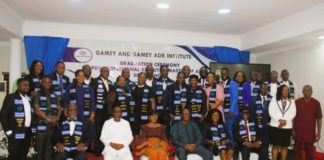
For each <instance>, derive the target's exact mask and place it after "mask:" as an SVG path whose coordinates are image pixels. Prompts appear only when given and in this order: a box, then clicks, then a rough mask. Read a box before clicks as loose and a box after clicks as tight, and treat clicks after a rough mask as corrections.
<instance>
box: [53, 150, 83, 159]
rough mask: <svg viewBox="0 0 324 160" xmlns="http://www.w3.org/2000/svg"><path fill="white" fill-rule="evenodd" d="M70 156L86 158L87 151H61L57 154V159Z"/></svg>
mask: <svg viewBox="0 0 324 160" xmlns="http://www.w3.org/2000/svg"><path fill="white" fill-rule="evenodd" d="M68 158H73V159H74V160H86V159H87V157H86V152H85V151H81V152H80V151H76V150H75V151H70V152H60V153H56V154H55V160H66V159H68Z"/></svg>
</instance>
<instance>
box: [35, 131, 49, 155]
mask: <svg viewBox="0 0 324 160" xmlns="http://www.w3.org/2000/svg"><path fill="white" fill-rule="evenodd" d="M53 133H54V128H48V129H47V130H46V131H44V132H38V133H36V141H35V142H36V147H35V150H36V152H37V159H38V160H51V159H52V156H53V155H52V154H53V145H52V137H53Z"/></svg>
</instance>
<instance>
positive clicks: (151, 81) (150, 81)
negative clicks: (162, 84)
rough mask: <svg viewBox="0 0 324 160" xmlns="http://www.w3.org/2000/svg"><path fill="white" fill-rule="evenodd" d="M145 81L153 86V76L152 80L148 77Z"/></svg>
mask: <svg viewBox="0 0 324 160" xmlns="http://www.w3.org/2000/svg"><path fill="white" fill-rule="evenodd" d="M145 83H146V85H147V86H150V87H152V85H153V78H152V80H149V79H146V81H145Z"/></svg>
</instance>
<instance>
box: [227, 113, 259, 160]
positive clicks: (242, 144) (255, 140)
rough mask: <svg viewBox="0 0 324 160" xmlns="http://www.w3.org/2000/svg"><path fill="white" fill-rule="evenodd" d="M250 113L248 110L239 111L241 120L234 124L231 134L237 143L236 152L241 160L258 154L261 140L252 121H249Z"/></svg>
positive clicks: (246, 159) (247, 159)
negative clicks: (238, 152)
mask: <svg viewBox="0 0 324 160" xmlns="http://www.w3.org/2000/svg"><path fill="white" fill-rule="evenodd" d="M249 118H250V112H249V109H248V108H243V109H242V110H241V119H240V121H239V122H236V123H234V126H233V134H234V138H235V140H236V142H237V150H239V151H240V152H241V154H242V160H249V159H250V153H251V152H257V153H258V152H259V149H260V147H261V140H260V137H259V134H258V132H257V131H258V129H257V128H256V125H255V123H254V122H253V121H249Z"/></svg>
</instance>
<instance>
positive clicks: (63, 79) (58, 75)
mask: <svg viewBox="0 0 324 160" xmlns="http://www.w3.org/2000/svg"><path fill="white" fill-rule="evenodd" d="M64 72H65V64H64V62H57V63H56V67H55V72H54V73H53V74H52V75H51V79H52V90H53V92H54V93H55V94H56V96H57V98H58V99H59V101H60V104H61V106H63V105H64V101H63V100H64V98H63V96H64V94H65V92H66V88H67V87H68V86H69V84H70V79H69V77H67V76H66V75H64Z"/></svg>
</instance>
